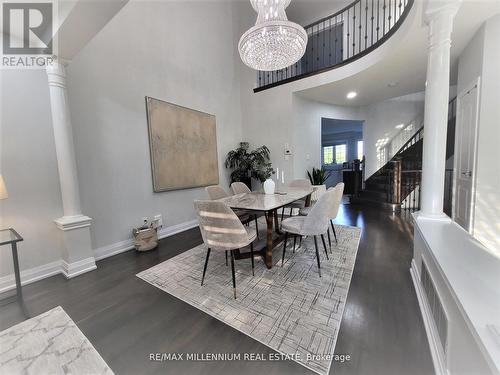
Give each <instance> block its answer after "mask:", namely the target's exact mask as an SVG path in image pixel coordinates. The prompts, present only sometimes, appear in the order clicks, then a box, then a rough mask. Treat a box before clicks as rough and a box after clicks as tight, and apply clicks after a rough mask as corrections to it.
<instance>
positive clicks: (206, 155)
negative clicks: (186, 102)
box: [146, 96, 219, 193]
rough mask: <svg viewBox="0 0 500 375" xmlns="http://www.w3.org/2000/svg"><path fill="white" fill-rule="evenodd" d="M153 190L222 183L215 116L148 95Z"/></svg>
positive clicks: (160, 190) (147, 108)
mask: <svg viewBox="0 0 500 375" xmlns="http://www.w3.org/2000/svg"><path fill="white" fill-rule="evenodd" d="M146 111H147V120H148V132H149V149H150V154H151V171H152V175H153V191H154V192H157V193H158V192H162V191H170V190H180V189H190V188H196V187H202V186H209V185H216V184H218V183H219V168H218V158H217V133H216V121H215V116H214V115H210V114H208V113H204V112H200V111H196V110H194V109H189V108H185V107H181V106H178V105H176V104H172V103H168V102H165V101H163V100H159V99H154V98H151V97H148V96H147V97H146Z"/></svg>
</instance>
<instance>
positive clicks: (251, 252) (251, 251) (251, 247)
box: [250, 242, 255, 276]
mask: <svg viewBox="0 0 500 375" xmlns="http://www.w3.org/2000/svg"><path fill="white" fill-rule="evenodd" d="M250 258H252V276H255V273H254V270H253V269H254V264H253V262H254V260H253V242H250Z"/></svg>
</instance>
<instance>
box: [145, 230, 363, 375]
mask: <svg viewBox="0 0 500 375" xmlns="http://www.w3.org/2000/svg"><path fill="white" fill-rule="evenodd" d="M260 227H261V224H259V228H260ZM336 231H337V236H338V240H339V242H338V244H335V243H334V242H333V243H332V253H331V254H329V258H330V260H327V259H326V256H325V253H324V250H323V246H322V243H321V239H320V238H318V240H319V241H318V246H319V249H320V257H321V271H322V277H321V278H320V277H319V274H318V269H317V265H316V255H315V250H314V242H313V238H311V237H309V238H306V239H304V240H303V241H302V247H300V248H297V249H296V251H295V253H293V251H292V250H293V249H292V247H293V240H292V241H288V242H289V244H288V246H287V252H286V258H285V264H284V266H283V267H281V254H282V249H283V246H282V245H281V246H279V247H277V248H276V249H275V250H274V257H273V259H274V261H275V263H276V262H277V264H276V265H275V266H274V267H273V268H272V269H270V270H268V269H267V268H266V266H265V265H264V263H263V261H262V260H261V259H260V258H259V260H257V258H255V260H256V262H255V276H253V277H252V268H251V262H250V259H242V260H238V261H236V263H235V268H236V288H237V297H238V298H237V299H236V300H235V299H234V298H233V293H232V279H231V268H230V266H229V267H227V266H226V265H225V256H224V252H216V251H212V253H211V254H210V260H209V263H208V268H207V274H206V276H205V283H204V285H203V286H200V282H201V275H202V272H203V265H204V261H205V257H206V247H205V246H204V245H200V246H197V247H195V248H193V249H191V250H188V251H186V252H184V253H182V254H180V255H178V256H176V257H174V258H172V259H169V260H167V261H165V262H163V263H160V264H158V265H156V266H154V267H152V268H150V269H148V270H146V271H143V272H141V273H139V274H138V275H137V276H138V277H140V278H141V279H143V280H145V281H147V282H148V283H150V284H152V285H154V286H156V287H158V288H160V289H162V290H164V291H165V292H167V293H170V294H172V295H173V296H175V297H177V298H179V299H181V300H182V301H185V302H187V303H189V304H190V305H192V306H194V307H196V308H198V309H200V310H202V311H204V312H206V313H207V314H209V315H211V316H213V317H215V318H217V319H219V320H221V321H222V322H224V323H226V324H228V325H230V326H231V327H233V328H236V329H237V330H239V331H241V332H243V333H245V334H246V335H248V336H250V337H252V338H253V339H255V340H257V341H259V342H261V343H263V344H265V345H267V346H269V347H270V348H272V349H274V350H276V351H278V352H280V353H283V354H287V355H292V356H293V358H292V359H294V360H295V361H296V362H298V363H300V364H301V365H303V366H305V367H307V368H309V369H311V370H313V371H315V372H316V373H318V374H322V375H323V374H327V373H328V372H329V370H330V366H331V363H332V355H333V353H334V350H335V343H336V341H337V335H338V332H339V328H340V323H341V320H342V314H343V311H344V306H345V302H346V299H347V293H348V291H349V285H350V282H351V276H352V272H353V269H354V264H355V261H356V253H357V250H358V245H359V239H360V236H361V229H359V228H355V227H346V226H338V225H337V226H336ZM261 233H265V230H264V228H262V230H261ZM325 237H326V236H325ZM297 246H298V240H297ZM327 246H328V243H327ZM278 259H279V262H278ZM312 355H314V357H312Z"/></svg>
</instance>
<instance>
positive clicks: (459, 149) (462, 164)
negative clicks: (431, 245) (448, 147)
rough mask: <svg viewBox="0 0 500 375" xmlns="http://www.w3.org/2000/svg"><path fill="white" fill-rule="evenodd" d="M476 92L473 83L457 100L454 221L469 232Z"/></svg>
mask: <svg viewBox="0 0 500 375" xmlns="http://www.w3.org/2000/svg"><path fill="white" fill-rule="evenodd" d="M478 94H479V90H478V84H477V83H476V84H475V85H474V86H472V87H471V88H470V89H469V90H467V91H466V92H464V93H462V94H460V95H459V97H458V101H457V123H456V134H457V138H456V144H455V151H456V153H455V160H456V164H455V189H454V190H455V196H454V199H453V203H454V204H453V206H454V209H453V213H454V217H453V219H454V220H455V221H456V222H457V223H458V224H459V225H460V226H462V227H463V228H464V229H465V230H467V231H468V232H470V233H472V218H473V210H474V176H475V174H474V167H475V160H476V138H477V130H478V105H479V96H478Z"/></svg>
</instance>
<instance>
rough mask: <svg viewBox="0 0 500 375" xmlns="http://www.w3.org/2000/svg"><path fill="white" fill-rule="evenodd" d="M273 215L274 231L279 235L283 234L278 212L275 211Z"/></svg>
mask: <svg viewBox="0 0 500 375" xmlns="http://www.w3.org/2000/svg"><path fill="white" fill-rule="evenodd" d="M272 215H273V217H274V230H275V231H276V233H277V234H282V233H281V230H280V223H279V220H278V210H277V209H276V210H274V211H273V212H272Z"/></svg>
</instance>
